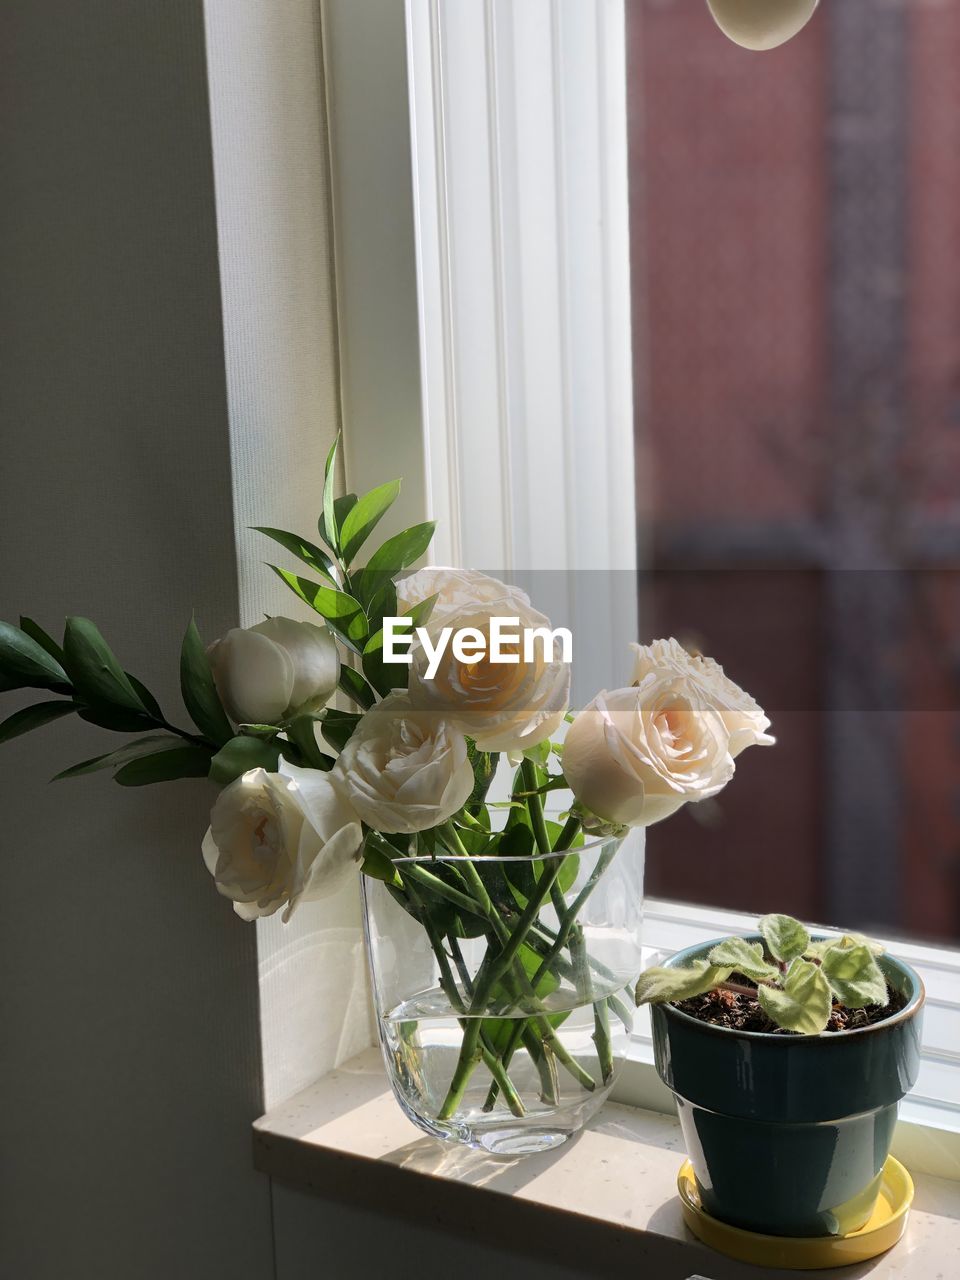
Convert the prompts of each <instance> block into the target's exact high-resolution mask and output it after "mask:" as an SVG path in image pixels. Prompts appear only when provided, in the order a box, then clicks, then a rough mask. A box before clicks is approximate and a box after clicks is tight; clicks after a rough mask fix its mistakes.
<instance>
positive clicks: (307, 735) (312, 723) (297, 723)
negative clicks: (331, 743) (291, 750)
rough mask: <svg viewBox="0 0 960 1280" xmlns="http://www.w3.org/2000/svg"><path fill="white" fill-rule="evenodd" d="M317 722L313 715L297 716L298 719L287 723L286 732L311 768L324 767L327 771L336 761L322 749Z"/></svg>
mask: <svg viewBox="0 0 960 1280" xmlns="http://www.w3.org/2000/svg"><path fill="white" fill-rule="evenodd" d="M316 723H317V722H316V720H315V719H314V717H313V716H297V718H296V720H293V721H291V723H290V724H289V725H287V729H286V734H287V737H288V738H289V739H290V741H291V742H292V743H294V745H295V746H296V747H297V748H298V749H299V751H300V754H301V755H302V756H303V759H304V761H305V763H306V764H307V765H309V766H310V768H311V769H322V770H323V771H324V772H326V771H327V770H329V769H332V768H333V765H334V761H333V758H332V757H331V756H328V755H324V753H323V752H322V751H321V750H320V746H319V743H318V742H317V734H316Z"/></svg>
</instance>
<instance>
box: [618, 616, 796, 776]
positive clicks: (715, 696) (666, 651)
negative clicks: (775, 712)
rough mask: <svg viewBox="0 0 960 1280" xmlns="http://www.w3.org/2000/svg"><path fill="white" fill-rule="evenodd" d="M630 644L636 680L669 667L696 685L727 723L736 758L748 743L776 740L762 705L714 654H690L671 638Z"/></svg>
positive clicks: (731, 750) (680, 676)
mask: <svg viewBox="0 0 960 1280" xmlns="http://www.w3.org/2000/svg"><path fill="white" fill-rule="evenodd" d="M631 647H632V648H633V651H634V654H635V660H634V666H633V683H634V684H639V683H640V681H641V680H643V679H645V677H646V676H648V675H649V674H650V672H651V671H663V672H666V671H669V672H672V673H673V674H674V675H675V676H676V677H677V678H678V679H680V680H683V681H686V682H687V683H689V684H690V685H695V686H696V687H697V688H698V689H700V690H701V692H702V693H703V695H704V697H705V698H706V699H707V701H708V702H709V703H710V704H711V706H713V707H714V708H715V710H716V711H717V712H718V713H719V715H720V717H721V718H722V720H723V723H724V724H725V725H726V727H727V732H728V733H729V734H730V754H731V756H733V757H734V758H736V757H737V756H738V755H739V754H740V752H741V751H743V750H744V749H745V748H746V747H753V746H763V747H769V746H772V745H773V743H774V742H775V741H776V739H774V738H772V737H771V736H770V734H769V733H767V732H766V731H767V729H769V728H770V721H769V719H768V718H767V716H766V715H764V712H763V709H762V708H761V707H759V706H758V705H757V703H756V702H755V701H754V699H753V698H751V697H750V695H749V693H746V692H745V691H744V690H743V689H741V688H740V686H739V685H738V684H734V682H733V681H732V680H731V679H730V678H729V676H726V675H724V672H723V667H721V666H720V664H719V662H714V660H713V658H705V657H704V656H703V655H702V654H690V653H688V652H687V650H686V649H685V648H684V647H683V645H682V644H680V642H679V641H678V640H674V639H672V638H671V639H670V640H655V641H654V642H653V644H651V645H641V644H635V645H633V646H631Z"/></svg>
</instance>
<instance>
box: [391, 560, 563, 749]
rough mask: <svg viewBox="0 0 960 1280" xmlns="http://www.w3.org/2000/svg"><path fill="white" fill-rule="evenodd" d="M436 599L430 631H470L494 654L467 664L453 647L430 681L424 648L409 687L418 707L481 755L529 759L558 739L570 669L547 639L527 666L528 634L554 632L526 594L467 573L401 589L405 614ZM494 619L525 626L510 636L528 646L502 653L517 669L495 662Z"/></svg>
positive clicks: (426, 572)
mask: <svg viewBox="0 0 960 1280" xmlns="http://www.w3.org/2000/svg"><path fill="white" fill-rule="evenodd" d="M411 584H412V585H411ZM434 593H439V598H438V600H437V603H436V605H435V606H434V610H433V612H432V613H431V615H430V618H429V620H428V622H427V624H426V625H427V629H428V631H429V632H430V634H431V636H433V637H435V636H437V635H438V634H439V632H440V630H441V628H443V627H451V628H453V630H454V631H459V630H462V629H466V628H470V629H472V630H474V631H476V632H478V633H479V636H478V637H477V639H478V640H479V641H481V642H482V643H483V645H484V646H485V649H486V652H485V655H484V656H483V657H480V658H477V659H472V660H470V661H461V660H460V659H459V658H458V657H457V656H456V654H455V652H454V646H453V644H452V642H451V643H449V644H448V645H447V647H446V649H445V651H444V653H443V656H442V658H441V659H440V663H439V666H438V667H437V670H436V672H435V674H434V675H433V677H432V678H428V677H427V674H426V672H427V667H428V665H429V657H428V655H427V653H426V651H425V650H424V649H423V648H422V647H419V646H417V647H415V649H414V651H413V655H412V656H413V661H412V664H411V667H410V678H409V684H408V687H409V693H410V700H411V702H412V704H413V706H414V707H417V708H419V709H421V710H424V711H432V712H435V713H436V714H437V715H441V716H445V717H447V718H448V719H450V720H452V721H453V723H454V724H455V725H456V726H457V727H458V728H459V729H461V730H462V732H463V733H465V734H467V735H468V736H469V737H471V738H473V739H475V741H476V744H477V746H478V747H479V748H480V750H481V751H511V752H516V751H525V750H527V749H528V748H529V747H535V746H536V745H537V743H539V742H543V741H544V740H545V739H547V738H549V737H550V736H551V734H554V733H556V731H557V729H558V728H559V727H560V725H561V724H562V723H563V717H564V716H565V715H566V711H567V706H568V705H569V700H570V667H569V665H568V664H567V663H565V662H559V661H553V660H552V657H553V655H552V654H550V653H548V652H547V646H546V644H545V643H544V642H543V641H541V640H539V639H538V640H536V642H535V644H534V646H533V658H532V661H530V662H525V661H524V658H523V640H522V637H523V632H524V631H525V630H526V629H532V628H544V629H546V630H547V631H550V630H551V626H550V619H549V618H547V617H546V616H545V615H544V614H542V613H539V612H538V611H537V610H536V609H534V608H533V607H532V605H531V604H530V600H529V597H528V596H527V595H526V593H525V592H523V591H520V590H519V589H518V588H516V587H509V586H507V585H506V584H505V583H503V582H499V581H498V580H497V579H496V578H490V577H488V576H487V575H486V574H483V573H473V572H471V571H467V570H461V569H421V570H420V572H419V573H416V574H414V575H413V576H412V577H410V578H408V579H406V581H405V582H403V583H401V584H400V595H401V596H402V599H403V601H404V605H403V606H401V607H409V605H410V604H413V603H416V602H417V600H422V599H426V598H427V597H428V596H430V595H433V594H434ZM407 602H409V603H407ZM493 618H516V619H517V620H518V621H517V623H511V624H509V626H505V627H504V632H505V633H506V634H508V635H512V634H517V635H518V636H519V637H520V643H519V644H517V645H514V646H509V645H506V644H501V646H500V647H501V650H502V651H503V652H510V651H511V650H512V651H513V652H514V653H515V654H516V657H517V661H516V662H491V661H490V648H491V634H490V633H491V620H492V619H493Z"/></svg>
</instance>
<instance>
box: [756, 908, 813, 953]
mask: <svg viewBox="0 0 960 1280" xmlns="http://www.w3.org/2000/svg"><path fill="white" fill-rule="evenodd" d="M760 932H761V934H762V935H763V940H764V942H765V943H766V944H767V950H768V951H769V952H770V954H771V955H772V956H773V958H774V960H780V961H781V962H782V963H783V964H787V963H789V962H790V961H791V960H794V959H795V958H796V957H797V956H802V955H803V953H804V952H805V951H806V950H807V948H808V947H809V946H810V935H809V933H807V931H806V929H805V928H804V927H803V925H802V924H801V923H800V921H799V920H794V919H793V917H792V916H780V915H770V916H764V917H763V919H762V920H761V921H760Z"/></svg>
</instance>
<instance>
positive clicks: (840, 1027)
mask: <svg viewBox="0 0 960 1280" xmlns="http://www.w3.org/2000/svg"><path fill="white" fill-rule="evenodd" d="M730 981H731V984H736V986H738V987H742V988H744V990H743V991H729V990H716V991H708V992H707V993H706V994H705V995H702V996H693V997H692V998H691V999H690V1000H678V1001H676V1002H675V1004H674V1006H673V1007H674V1008H675V1009H679V1010H680V1011H681V1012H682V1013H687V1014H689V1015H690V1017H692V1018H697V1019H698V1020H699V1021H700V1022H709V1023H710V1024H711V1025H712V1026H715V1027H728V1028H730V1029H731V1030H733V1031H763V1032H766V1033H767V1034H768V1035H775V1036H796V1035H797V1034H798V1033H797V1032H795V1031H784V1030H783V1028H782V1027H778V1026H777V1024H776V1023H775V1022H773V1021H771V1019H770V1018H768V1017H767V1015H766V1013H765V1012H764V1011H763V1009H762V1008H761V1007H760V1002H759V1001H758V1000H757V998H756V996H755V995H751V994H750V992H751V991H756V985H755V984H754V983H753V982H751V981H750V979H749V978H746V977H744V976H743V975H741V974H733V975H732V976H731V980H730ZM887 998H888V1003H887V1004H885V1005H880V1004H871V1005H867V1006H866V1007H865V1008H863V1009H848V1008H846V1007H845V1006H844V1005H842V1004H840V1002H839V1001H837V1000H835V1001H834V1002H833V1013H832V1014H831V1016H830V1021H829V1022H828V1023H827V1027H826V1029H827V1031H856V1030H857V1029H858V1028H859V1027H870V1026H873V1024H874V1023H876V1022H883V1021H884V1020H885V1019H886V1018H891V1017H893V1015H894V1014H895V1013H899V1012H900V1010H901V1009H903V1008H904V1007H905V1005H906V1003H907V1001H906V997H905V996H904V995H902V994H901V993H900V992H899V991H897V990H896V988H894V987H892V986H891V985H890V984H889V983H887Z"/></svg>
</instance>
